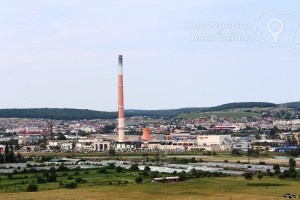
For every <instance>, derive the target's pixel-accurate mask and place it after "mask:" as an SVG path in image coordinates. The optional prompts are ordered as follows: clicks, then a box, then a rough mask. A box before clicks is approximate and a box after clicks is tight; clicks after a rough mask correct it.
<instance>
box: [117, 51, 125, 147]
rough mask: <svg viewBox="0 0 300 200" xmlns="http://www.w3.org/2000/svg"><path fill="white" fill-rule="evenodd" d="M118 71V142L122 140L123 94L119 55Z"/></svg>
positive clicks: (121, 61)
mask: <svg viewBox="0 0 300 200" xmlns="http://www.w3.org/2000/svg"><path fill="white" fill-rule="evenodd" d="M118 68H119V73H118V111H119V114H118V118H119V120H118V132H119V142H124V94H123V57H122V55H119V64H118Z"/></svg>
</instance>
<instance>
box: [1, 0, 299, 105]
mask: <svg viewBox="0 0 300 200" xmlns="http://www.w3.org/2000/svg"><path fill="white" fill-rule="evenodd" d="M298 26H300V2H299V1H296V0H294V1H290V0H287V1H280V0H278V1H276V0H269V1H263V2H262V1H259V0H251V1H250V0H228V1H224V0H210V1H200V0H185V1H179V0H164V1H160V0H151V1H150V0H149V1H146V0H144V1H143V0H141V1H133V0H115V1H109V0H103V1H99V0H88V1H87V0H44V1H40V0H27V1H22V0H15V1H9V0H0V76H1V79H0V85H1V98H0V108H45V107H47V108H80V109H92V110H100V111H116V110H117V108H118V105H117V98H118V97H117V75H118V68H117V64H118V60H117V58H118V55H123V63H124V93H125V95H124V96H125V109H174V108H183V107H207V106H217V105H220V104H224V103H231V102H248V101H258V102H273V103H285V102H293V101H300V95H299V89H298V87H299V86H300V78H299V74H300V67H299V66H300V65H299V64H300V56H299V55H300V28H298Z"/></svg>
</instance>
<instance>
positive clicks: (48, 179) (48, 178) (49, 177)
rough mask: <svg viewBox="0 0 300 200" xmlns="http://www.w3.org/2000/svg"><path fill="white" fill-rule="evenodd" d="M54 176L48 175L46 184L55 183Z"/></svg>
mask: <svg viewBox="0 0 300 200" xmlns="http://www.w3.org/2000/svg"><path fill="white" fill-rule="evenodd" d="M56 177H57V175H56V174H49V176H48V177H47V182H49V183H51V182H56Z"/></svg>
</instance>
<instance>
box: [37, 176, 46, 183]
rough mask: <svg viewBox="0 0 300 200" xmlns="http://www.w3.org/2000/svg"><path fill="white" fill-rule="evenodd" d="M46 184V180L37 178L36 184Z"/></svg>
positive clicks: (40, 177)
mask: <svg viewBox="0 0 300 200" xmlns="http://www.w3.org/2000/svg"><path fill="white" fill-rule="evenodd" d="M46 182H47V180H46V179H45V178H44V177H42V176H38V177H37V178H36V183H38V184H42V183H46Z"/></svg>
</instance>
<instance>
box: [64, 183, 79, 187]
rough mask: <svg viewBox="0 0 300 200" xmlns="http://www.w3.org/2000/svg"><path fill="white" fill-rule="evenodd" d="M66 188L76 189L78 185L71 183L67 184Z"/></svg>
mask: <svg viewBox="0 0 300 200" xmlns="http://www.w3.org/2000/svg"><path fill="white" fill-rule="evenodd" d="M65 187H66V188H68V189H74V188H76V187H77V183H75V182H69V183H66V184H65Z"/></svg>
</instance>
